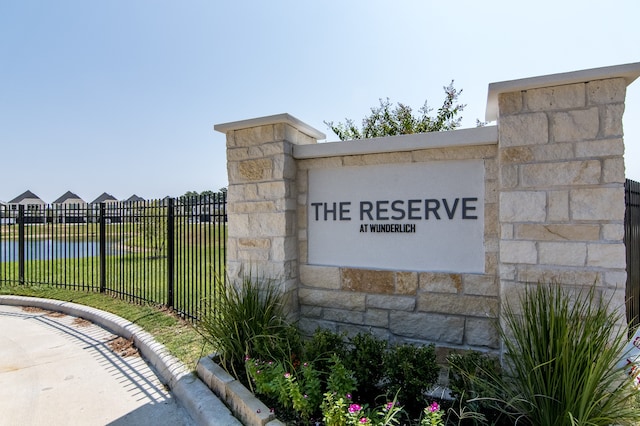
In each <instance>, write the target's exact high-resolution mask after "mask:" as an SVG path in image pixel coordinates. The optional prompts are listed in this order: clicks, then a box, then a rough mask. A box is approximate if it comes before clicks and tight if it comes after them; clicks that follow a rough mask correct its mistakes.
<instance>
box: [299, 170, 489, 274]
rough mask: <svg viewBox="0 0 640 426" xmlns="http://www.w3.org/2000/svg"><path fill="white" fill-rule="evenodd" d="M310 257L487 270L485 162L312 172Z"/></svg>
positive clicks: (381, 265)
mask: <svg viewBox="0 0 640 426" xmlns="http://www.w3.org/2000/svg"><path fill="white" fill-rule="evenodd" d="M307 208H308V211H307V213H308V214H307V217H308V244H309V263H310V264H314V265H330V266H348V267H361V268H369V269H393V270H408V271H440V272H460V273H462V272H467V273H474V272H477V273H482V272H484V263H485V261H484V163H483V161H482V160H472V161H441V162H430V163H420V164H418V163H415V164H404V165H378V166H366V167H344V168H337V169H321V170H310V171H309V197H308V206H307Z"/></svg>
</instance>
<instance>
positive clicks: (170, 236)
mask: <svg viewBox="0 0 640 426" xmlns="http://www.w3.org/2000/svg"><path fill="white" fill-rule="evenodd" d="M168 201H169V202H168V204H167V307H168V308H173V304H174V292H173V275H174V274H173V265H174V260H175V259H174V248H175V247H174V230H173V229H174V216H175V214H174V211H173V210H174V202H175V200H174V199H173V198H169V199H168Z"/></svg>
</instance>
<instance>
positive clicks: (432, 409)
mask: <svg viewBox="0 0 640 426" xmlns="http://www.w3.org/2000/svg"><path fill="white" fill-rule="evenodd" d="M439 409H440V405H438V403H437V402H435V401H433V404H431V405H430V406H429V411H431V412H432V413H435V412H436V411H438V410H439Z"/></svg>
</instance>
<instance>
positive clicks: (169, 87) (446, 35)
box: [0, 0, 640, 202]
mask: <svg viewBox="0 0 640 426" xmlns="http://www.w3.org/2000/svg"><path fill="white" fill-rule="evenodd" d="M639 17H640V2H639V1H637V0H612V1H608V2H603V1H589V0H581V1H558V0H554V1H547V0H544V1H536V2H533V3H527V5H526V6H524V4H523V3H521V2H514V1H491V0H489V1H477V0H468V1H467V0H465V1H451V2H444V1H438V2H433V1H428V0H415V1H408V0H398V1H375V0H349V1H344V0H340V1H338V0H329V1H301V0H292V1H279V0H274V1H268V2H267V1H241V0H235V1H227V2H223V1H214V0H207V1H205V0H186V1H165V0H126V1H125V0H108V1H87V0H57V1H50V0H16V1H13V0H0V159H1V160H0V167H1V168H0V170H1V172H0V179H1V182H2V183H1V184H0V200H4V201H8V200H10V199H12V198H14V197H15V196H17V195H19V194H20V193H22V192H24V191H25V190H27V189H29V190H31V191H33V192H35V193H36V194H37V195H39V196H40V197H41V198H42V199H44V200H45V201H46V202H51V201H53V200H54V199H56V198H57V197H59V196H60V195H62V194H63V193H64V192H66V191H67V190H71V191H72V192H75V193H77V194H78V195H79V196H80V197H82V198H83V199H85V200H86V201H92V200H93V199H94V198H96V197H97V196H98V195H100V194H101V193H102V192H105V191H106V192H109V193H111V194H112V195H114V196H115V197H116V198H118V199H124V198H127V197H129V196H130V195H132V194H134V193H135V194H138V195H140V196H142V197H145V198H152V197H162V196H165V195H181V194H183V193H185V192H186V191H189V190H195V191H203V190H207V189H211V190H218V189H219V188H221V187H223V186H226V185H227V175H226V159H225V140H224V135H222V134H220V133H218V132H214V131H213V125H214V124H217V123H225V122H229V121H236V120H243V119H248V118H254V117H260V116H265V115H271V114H278V113H282V112H288V113H290V114H292V115H294V116H295V117H297V118H299V119H301V120H302V121H304V122H306V123H308V124H309V125H311V126H313V127H315V128H317V129H318V130H321V131H323V132H325V133H327V135H328V136H327V140H328V141H332V140H336V137H335V136H334V135H333V134H332V133H331V131H330V130H329V129H327V127H326V126H325V125H324V123H323V121H324V120H328V121H331V120H333V121H343V120H344V118H345V117H349V118H353V119H356V120H359V119H360V118H362V117H363V116H364V115H366V113H367V112H368V111H369V108H370V107H372V106H375V105H377V104H378V99H379V98H385V97H389V98H390V99H391V101H393V102H403V103H406V104H408V105H411V106H412V107H414V108H415V109H418V108H419V107H420V106H422V104H423V103H424V101H425V100H428V101H429V103H430V105H432V106H434V107H437V106H438V105H439V103H440V102H441V101H442V99H443V91H442V87H443V86H445V85H447V84H448V83H449V82H450V81H451V80H455V86H456V87H457V88H459V89H463V95H462V98H461V100H462V102H464V103H466V104H467V105H468V106H467V109H466V110H465V112H464V113H463V116H464V121H463V127H473V126H474V125H475V120H476V118H479V119H483V118H484V112H485V107H486V98H487V86H488V84H489V83H492V82H498V81H504V80H512V79H518V78H526V77H534V76H539V75H545V74H554V73H559V72H566V71H576V70H582V69H587V68H595V67H602V66H610V65H619V64H625V63H631V62H640V25H639V22H638V18H639ZM624 126H625V127H624V128H625V143H626V166H627V177H629V178H632V179H636V180H640V81H636V82H635V83H634V84H632V85H631V86H630V87H629V89H628V92H627V108H626V112H625V116H624Z"/></svg>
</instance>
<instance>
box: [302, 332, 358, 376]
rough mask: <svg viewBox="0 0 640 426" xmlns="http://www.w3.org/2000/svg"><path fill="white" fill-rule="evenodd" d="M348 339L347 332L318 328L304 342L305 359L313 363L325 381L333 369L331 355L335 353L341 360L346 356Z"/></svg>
mask: <svg viewBox="0 0 640 426" xmlns="http://www.w3.org/2000/svg"><path fill="white" fill-rule="evenodd" d="M346 340H347V335H346V333H336V332H334V331H331V330H328V329H324V328H318V329H316V331H315V332H314V333H313V336H311V338H310V339H309V340H307V341H305V342H304V344H303V351H302V353H303V358H304V360H306V361H309V362H312V363H313V365H314V366H315V367H316V369H317V370H318V371H320V374H321V378H322V379H323V380H324V381H325V382H326V380H327V377H328V375H329V372H330V370H331V357H332V356H333V355H335V356H337V357H338V358H339V359H341V360H344V359H345V358H346V354H347V344H346Z"/></svg>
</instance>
